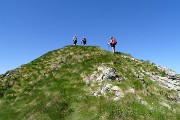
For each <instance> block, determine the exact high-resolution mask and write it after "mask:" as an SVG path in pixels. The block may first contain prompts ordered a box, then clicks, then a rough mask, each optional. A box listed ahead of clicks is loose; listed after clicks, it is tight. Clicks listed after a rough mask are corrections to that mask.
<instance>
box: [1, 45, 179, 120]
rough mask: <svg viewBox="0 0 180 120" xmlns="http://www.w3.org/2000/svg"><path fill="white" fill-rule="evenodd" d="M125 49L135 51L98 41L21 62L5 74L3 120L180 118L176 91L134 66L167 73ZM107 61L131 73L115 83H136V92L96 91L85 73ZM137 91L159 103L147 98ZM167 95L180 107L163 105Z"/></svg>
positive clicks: (128, 85)
mask: <svg viewBox="0 0 180 120" xmlns="http://www.w3.org/2000/svg"><path fill="white" fill-rule="evenodd" d="M122 55H124V56H129V57H131V56H130V55H128V54H124V53H120V52H118V53H116V54H113V53H111V52H108V51H104V50H102V49H100V48H99V47H94V46H67V47H64V48H63V49H58V50H54V51H50V52H48V53H46V54H44V55H42V56H41V57H39V58H37V59H35V60H34V61H32V62H30V63H28V64H25V65H23V66H22V67H21V68H17V69H16V71H15V72H14V73H12V74H11V75H10V76H6V77H2V76H3V75H1V76H0V78H1V79H2V80H1V81H0V95H1V98H0V120H1V119H2V120H22V119H33V120H61V119H62V120H111V119H112V120H119V119H123V120H134V119H139V120H144V119H146V120H168V119H169V120H171V119H173V120H178V119H179V118H180V115H179V114H178V113H179V111H180V110H179V109H180V105H179V104H178V103H176V102H175V100H173V99H170V98H173V97H175V96H176V92H175V91H168V90H166V89H163V88H161V87H159V86H158V84H157V83H155V82H152V81H151V80H150V79H149V78H148V76H145V77H144V82H145V83H146V84H147V85H146V86H145V85H144V83H143V82H142V81H141V80H139V79H138V78H137V77H135V76H134V74H133V71H135V72H137V73H139V71H140V70H141V69H144V70H145V71H151V72H154V73H157V74H161V75H163V74H162V73H161V72H160V71H158V69H157V68H156V67H155V66H153V65H152V64H151V63H149V62H145V61H141V62H139V61H138V62H137V61H133V60H130V59H125V58H122V57H121V56H122ZM102 63H104V64H105V65H107V66H109V67H112V68H114V69H116V72H117V74H118V75H119V76H120V77H124V78H126V80H123V81H120V82H118V81H113V82H111V84H113V85H116V86H119V87H120V88H121V89H122V90H123V91H126V90H128V89H129V88H134V89H135V91H136V93H127V94H125V96H124V97H123V98H121V99H120V100H119V101H113V100H111V99H108V98H106V97H103V96H101V97H95V96H93V95H92V94H91V91H90V90H91V89H92V88H91V87H90V85H86V84H85V82H84V81H83V78H82V77H81V74H82V73H83V74H84V75H86V76H87V77H88V76H90V75H91V74H92V73H93V72H94V71H96V70H97V67H98V66H100V65H101V64H102ZM105 83H108V82H105ZM105 83H104V84H105ZM94 89H96V88H94ZM145 93H146V94H145ZM137 96H141V98H142V99H143V100H144V101H146V102H147V103H148V105H149V106H151V107H152V108H153V109H150V108H149V107H148V106H145V105H143V104H141V103H140V102H139V101H138V100H137ZM161 100H162V101H166V102H167V103H168V104H170V105H171V106H172V107H173V108H174V109H175V110H176V111H177V112H173V111H172V110H169V109H167V108H166V107H163V106H162V105H160V101H161ZM152 103H153V104H152Z"/></svg>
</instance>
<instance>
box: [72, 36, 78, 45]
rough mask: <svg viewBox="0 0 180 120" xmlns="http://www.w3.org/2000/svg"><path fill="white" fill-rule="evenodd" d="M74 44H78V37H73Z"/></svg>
mask: <svg viewBox="0 0 180 120" xmlns="http://www.w3.org/2000/svg"><path fill="white" fill-rule="evenodd" d="M73 42H74V45H76V44H77V36H76V35H75V36H74V37H73Z"/></svg>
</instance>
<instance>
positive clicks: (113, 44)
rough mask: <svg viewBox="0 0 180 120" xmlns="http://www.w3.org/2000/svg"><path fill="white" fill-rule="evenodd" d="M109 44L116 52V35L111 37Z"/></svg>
mask: <svg viewBox="0 0 180 120" xmlns="http://www.w3.org/2000/svg"><path fill="white" fill-rule="evenodd" d="M109 44H110V45H111V48H112V52H113V53H115V46H116V44H117V41H116V39H115V38H114V37H110V43H109Z"/></svg>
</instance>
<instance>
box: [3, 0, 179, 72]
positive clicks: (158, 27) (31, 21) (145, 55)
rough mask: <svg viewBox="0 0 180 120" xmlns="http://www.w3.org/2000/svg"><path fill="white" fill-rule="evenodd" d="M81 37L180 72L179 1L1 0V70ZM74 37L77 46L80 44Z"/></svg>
mask: <svg viewBox="0 0 180 120" xmlns="http://www.w3.org/2000/svg"><path fill="white" fill-rule="evenodd" d="M74 34H76V35H77V37H78V40H79V41H80V39H81V38H82V37H83V36H84V37H86V38H87V42H88V45H96V46H101V47H102V48H103V49H105V50H108V46H107V43H108V42H109V37H110V36H114V37H115V38H116V39H117V40H118V44H117V51H119V52H124V53H128V54H131V55H132V56H134V57H135V58H138V59H143V60H150V61H152V62H153V63H156V64H158V65H162V66H166V67H168V68H171V69H172V70H175V71H176V72H177V73H180V55H178V54H179V53H180V0H0V43H1V45H0V73H4V72H6V71H7V70H11V69H14V68H16V67H19V66H20V65H22V64H26V63H28V62H30V61H32V60H34V59H36V58H38V57H40V56H41V55H43V54H45V53H46V52H48V51H51V50H55V49H58V48H62V47H64V46H66V45H71V44H72V37H73V36H74ZM79 41H78V44H79V43H80V42H79Z"/></svg>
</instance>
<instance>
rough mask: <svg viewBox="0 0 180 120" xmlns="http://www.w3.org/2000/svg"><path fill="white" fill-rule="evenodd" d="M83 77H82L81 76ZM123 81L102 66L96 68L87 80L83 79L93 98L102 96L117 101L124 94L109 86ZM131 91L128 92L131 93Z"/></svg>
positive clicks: (111, 70) (116, 87) (109, 69)
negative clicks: (113, 82)
mask: <svg viewBox="0 0 180 120" xmlns="http://www.w3.org/2000/svg"><path fill="white" fill-rule="evenodd" d="M82 76H83V75H82ZM121 80H124V78H123V77H122V76H119V75H118V74H117V73H116V70H115V69H113V68H111V67H108V66H106V65H104V64H102V65H101V66H99V67H98V68H97V71H94V72H93V74H91V75H90V77H88V78H84V81H85V82H86V84H89V85H90V86H91V88H92V90H91V93H92V95H94V96H97V97H98V96H104V97H108V98H110V99H113V100H119V99H120V98H121V97H124V92H123V91H122V90H121V88H120V87H118V86H115V85H113V84H111V83H110V82H112V81H121ZM132 91H133V90H130V92H132Z"/></svg>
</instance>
